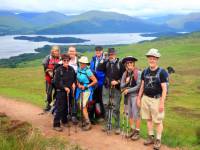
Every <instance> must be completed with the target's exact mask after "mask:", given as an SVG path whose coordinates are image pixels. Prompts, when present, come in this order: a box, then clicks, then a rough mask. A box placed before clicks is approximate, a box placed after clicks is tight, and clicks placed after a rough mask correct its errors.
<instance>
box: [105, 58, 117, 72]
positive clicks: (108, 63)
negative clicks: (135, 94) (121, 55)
mask: <svg viewBox="0 0 200 150" xmlns="http://www.w3.org/2000/svg"><path fill="white" fill-rule="evenodd" d="M109 65H110V61H107V63H106V70H108V69H109ZM117 69H118V70H120V60H119V59H118V60H117Z"/></svg>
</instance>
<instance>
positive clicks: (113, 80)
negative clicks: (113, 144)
mask: <svg viewBox="0 0 200 150" xmlns="http://www.w3.org/2000/svg"><path fill="white" fill-rule="evenodd" d="M97 70H99V71H103V72H104V73H105V89H106V90H105V92H107V93H108V92H109V94H107V95H109V98H107V99H104V101H103V103H104V108H105V110H106V119H107V121H108V124H107V125H106V126H105V127H104V128H103V131H107V133H109V132H110V131H109V130H111V128H112V122H111V120H112V111H113V115H114V118H115V134H120V102H121V92H120V80H121V77H122V74H123V72H124V67H123V64H122V63H121V61H120V60H119V58H117V55H116V50H115V49H114V48H109V49H108V60H106V61H104V62H102V63H101V62H100V64H99V66H98V69H97ZM112 108H113V109H112ZM110 109H111V114H110Z"/></svg>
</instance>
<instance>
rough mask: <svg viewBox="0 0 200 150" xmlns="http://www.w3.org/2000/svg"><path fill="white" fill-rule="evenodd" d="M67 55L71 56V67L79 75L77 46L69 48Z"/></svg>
mask: <svg viewBox="0 0 200 150" xmlns="http://www.w3.org/2000/svg"><path fill="white" fill-rule="evenodd" d="M67 54H69V56H70V58H71V59H70V62H69V65H70V66H71V67H73V68H74V70H75V72H76V73H77V70H78V56H77V51H76V47H75V46H69V48H68V51H67Z"/></svg>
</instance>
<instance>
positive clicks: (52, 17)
mask: <svg viewBox="0 0 200 150" xmlns="http://www.w3.org/2000/svg"><path fill="white" fill-rule="evenodd" d="M18 16H20V17H21V18H23V19H24V20H26V21H27V22H29V23H31V24H33V25H35V26H37V27H43V26H49V25H53V24H59V23H62V22H65V21H67V20H68V16H66V15H64V14H62V13H58V12H54V11H50V12H46V13H20V14H18Z"/></svg>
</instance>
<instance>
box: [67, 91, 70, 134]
mask: <svg viewBox="0 0 200 150" xmlns="http://www.w3.org/2000/svg"><path fill="white" fill-rule="evenodd" d="M67 112H68V113H67V120H68V136H70V104H69V94H68V93H67Z"/></svg>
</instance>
